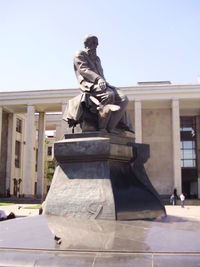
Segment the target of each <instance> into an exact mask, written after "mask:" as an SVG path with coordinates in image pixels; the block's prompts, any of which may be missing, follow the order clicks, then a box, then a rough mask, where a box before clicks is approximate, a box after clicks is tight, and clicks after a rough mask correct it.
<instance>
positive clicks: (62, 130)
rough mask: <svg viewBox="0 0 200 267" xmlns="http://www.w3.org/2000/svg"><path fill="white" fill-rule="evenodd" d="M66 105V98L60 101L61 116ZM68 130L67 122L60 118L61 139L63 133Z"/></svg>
mask: <svg viewBox="0 0 200 267" xmlns="http://www.w3.org/2000/svg"><path fill="white" fill-rule="evenodd" d="M66 107H67V100H66V101H63V102H62V116H63V114H64V112H65V109H66ZM67 132H68V125H67V122H66V121H64V120H63V119H61V139H64V135H65V134H66V133H67Z"/></svg>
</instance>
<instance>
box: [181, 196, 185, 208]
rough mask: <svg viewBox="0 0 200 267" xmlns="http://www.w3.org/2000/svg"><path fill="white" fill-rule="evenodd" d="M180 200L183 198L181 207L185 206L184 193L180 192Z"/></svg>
mask: <svg viewBox="0 0 200 267" xmlns="http://www.w3.org/2000/svg"><path fill="white" fill-rule="evenodd" d="M180 200H181V208H184V201H185V196H184V195H183V193H181V194H180Z"/></svg>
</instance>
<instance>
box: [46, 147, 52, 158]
mask: <svg viewBox="0 0 200 267" xmlns="http://www.w3.org/2000/svg"><path fill="white" fill-rule="evenodd" d="M47 154H48V156H52V146H48V151H47Z"/></svg>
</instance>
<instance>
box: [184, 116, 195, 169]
mask: <svg viewBox="0 0 200 267" xmlns="http://www.w3.org/2000/svg"><path fill="white" fill-rule="evenodd" d="M195 133H196V121H195V117H181V167H186V168H188V167H193V168H194V167H196V136H195Z"/></svg>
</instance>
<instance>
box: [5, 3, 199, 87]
mask: <svg viewBox="0 0 200 267" xmlns="http://www.w3.org/2000/svg"><path fill="white" fill-rule="evenodd" d="M86 34H95V35H96V36H98V38H99V47H98V55H99V57H100V58H101V61H102V66H103V69H104V74H105V77H106V79H107V81H108V82H109V83H110V84H112V85H115V86H122V87H123V86H134V85H136V84H137V82H141V81H161V80H170V81H171V82H172V83H173V84H194V83H196V82H197V77H198V76H200V1H199V0H0V91H1V92H2V91H17V90H41V89H64V88H77V81H76V78H75V74H74V69H73V56H74V53H75V51H77V50H79V49H82V48H83V39H84V36H85V35H86Z"/></svg>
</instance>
